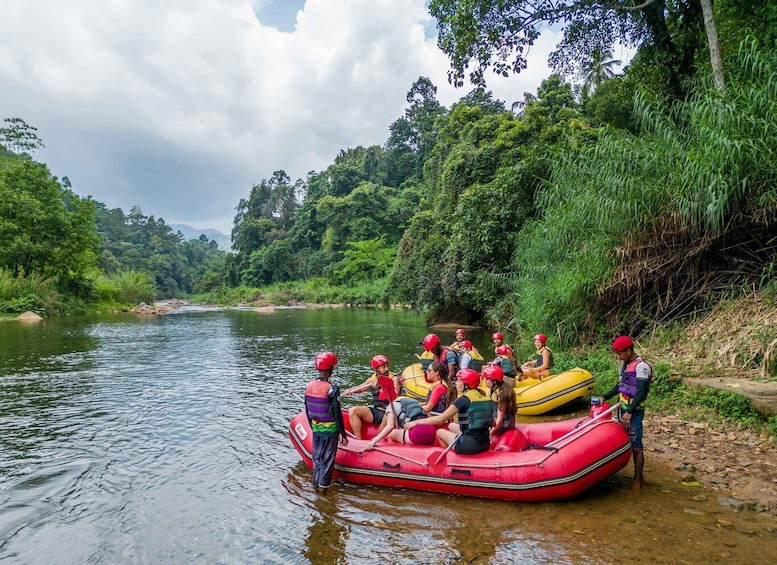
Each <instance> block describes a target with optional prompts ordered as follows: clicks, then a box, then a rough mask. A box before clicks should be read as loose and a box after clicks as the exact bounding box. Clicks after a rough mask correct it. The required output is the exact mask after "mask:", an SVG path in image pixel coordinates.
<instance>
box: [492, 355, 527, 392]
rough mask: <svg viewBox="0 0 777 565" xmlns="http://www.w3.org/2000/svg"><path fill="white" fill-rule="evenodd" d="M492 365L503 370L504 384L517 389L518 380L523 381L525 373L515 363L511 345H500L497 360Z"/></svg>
mask: <svg viewBox="0 0 777 565" xmlns="http://www.w3.org/2000/svg"><path fill="white" fill-rule="evenodd" d="M492 365H499V367H501V368H502V374H503V375H504V382H505V383H506V384H507V385H508V386H509V387H510V388H515V381H516V379H518V380H523V372H522V371H521V367H519V366H518V365H517V363H516V362H515V357H514V356H513V350H512V348H511V347H510V346H509V345H500V346H499V347H497V348H496V358H495V359H494V361H493V363H492Z"/></svg>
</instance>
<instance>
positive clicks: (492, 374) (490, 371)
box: [483, 363, 505, 382]
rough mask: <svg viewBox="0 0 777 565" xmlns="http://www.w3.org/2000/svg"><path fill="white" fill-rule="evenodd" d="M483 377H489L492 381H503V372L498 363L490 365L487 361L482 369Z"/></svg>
mask: <svg viewBox="0 0 777 565" xmlns="http://www.w3.org/2000/svg"><path fill="white" fill-rule="evenodd" d="M483 378H484V379H491V380H492V381H499V382H504V380H505V372H504V371H503V370H502V367H500V366H499V365H492V364H491V363H489V364H488V365H487V366H486V368H485V369H483Z"/></svg>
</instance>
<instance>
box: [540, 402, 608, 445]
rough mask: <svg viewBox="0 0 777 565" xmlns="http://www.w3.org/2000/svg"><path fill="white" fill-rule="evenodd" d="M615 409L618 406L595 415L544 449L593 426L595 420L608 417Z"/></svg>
mask: <svg viewBox="0 0 777 565" xmlns="http://www.w3.org/2000/svg"><path fill="white" fill-rule="evenodd" d="M617 408H618V405H617V404H616V405H615V406H613V407H612V408H610V409H608V410H605V411H604V412H601V413H600V414H597V415H596V416H594V417H593V418H591V419H590V420H586V421H584V422H583V423H582V425H581V426H580V427H577V428H575V429H573V430H572V431H570V432H567V433H565V434H564V435H563V436H561V437H559V438H556V439H554V440H553V441H551V442H550V443H549V444H547V445H546V446H545V447H552V446H553V445H554V444H556V443H559V442H560V441H561V440H564V439H567V438H568V437H569V436H572V435H574V434H576V433H577V432H579V431H580V430H582V429H583V428H585V427H587V426H590V425H591V424H593V423H594V422H596V421H597V420H602V419H604V417H605V416H609V415H611V414H612V413H613V412H615V410H616V409H617Z"/></svg>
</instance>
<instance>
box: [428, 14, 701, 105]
mask: <svg viewBox="0 0 777 565" xmlns="http://www.w3.org/2000/svg"><path fill="white" fill-rule="evenodd" d="M699 2H700V0H673V1H672V2H671V8H672V9H671V10H670V9H669V4H670V3H669V2H668V0H645V1H644V2H641V3H639V4H635V2H633V1H632V0H612V1H611V2H602V1H601V0H561V1H557V0H512V1H510V0H478V1H472V2H460V1H458V0H432V1H431V2H430V5H429V11H430V13H431V14H432V16H434V17H435V18H436V19H437V25H438V29H439V36H438V44H439V46H440V48H441V49H442V50H443V51H444V52H445V53H446V54H447V55H448V56H449V57H450V59H451V65H452V69H451V71H449V73H448V77H449V80H450V81H451V82H452V83H453V84H454V85H456V86H462V85H463V84H464V77H465V72H466V71H467V70H468V69H469V68H470V66H473V67H474V68H473V69H472V70H471V71H470V72H469V78H470V80H471V81H472V82H473V83H475V84H477V85H481V86H482V85H484V84H485V79H484V76H483V75H484V72H485V71H486V70H487V69H489V68H493V71H494V72H495V73H496V74H498V75H503V76H507V75H508V74H509V73H511V72H514V73H519V72H520V71H521V70H522V69H524V68H526V64H527V55H528V50H529V48H530V47H531V46H532V45H533V44H534V42H535V41H536V40H537V38H538V37H539V36H540V34H541V31H542V29H543V28H546V27H548V26H552V25H562V26H563V27H564V39H563V41H562V42H561V43H560V44H559V46H558V48H557V50H556V51H555V52H554V53H553V54H552V55H551V58H550V62H551V64H552V66H553V68H554V69H555V70H556V71H557V72H558V73H560V74H562V75H568V74H571V72H572V70H573V69H574V68H576V67H577V66H578V65H579V61H581V60H582V59H583V57H585V56H588V55H590V54H591V53H592V52H593V51H594V49H596V48H598V49H600V50H601V51H606V50H609V49H611V48H612V46H613V44H614V43H615V41H618V40H619V41H622V42H624V43H627V44H630V45H650V46H651V48H652V49H653V50H654V51H655V55H654V59H655V62H656V63H658V64H660V65H662V66H663V67H662V68H664V69H665V70H666V72H667V73H668V74H667V93H668V94H669V95H671V96H673V97H675V98H681V97H682V96H683V88H682V79H683V78H685V77H688V76H690V75H691V74H692V72H693V70H694V55H695V53H696V51H697V49H698V47H699V36H700V34H699V33H698V32H699V30H700V29H701V25H702V18H701V7H700V4H699ZM668 19H671V25H670V24H669V22H668ZM678 37H679V38H681V39H680V40H679V41H677V40H676V39H677V38H678ZM473 63H475V64H474V65H473Z"/></svg>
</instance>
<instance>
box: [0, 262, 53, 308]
mask: <svg viewBox="0 0 777 565" xmlns="http://www.w3.org/2000/svg"><path fill="white" fill-rule="evenodd" d="M28 310H29V311H31V312H35V313H36V314H38V315H41V316H47V315H48V316H51V315H54V314H57V313H59V312H60V311H61V297H60V294H59V293H58V292H57V290H56V285H55V281H54V280H53V279H44V278H42V277H41V276H39V275H30V276H28V277H23V276H21V275H20V276H18V277H14V276H13V274H12V273H11V272H10V271H9V270H7V269H2V270H0V313H2V314H22V313H24V312H27V311H28Z"/></svg>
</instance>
